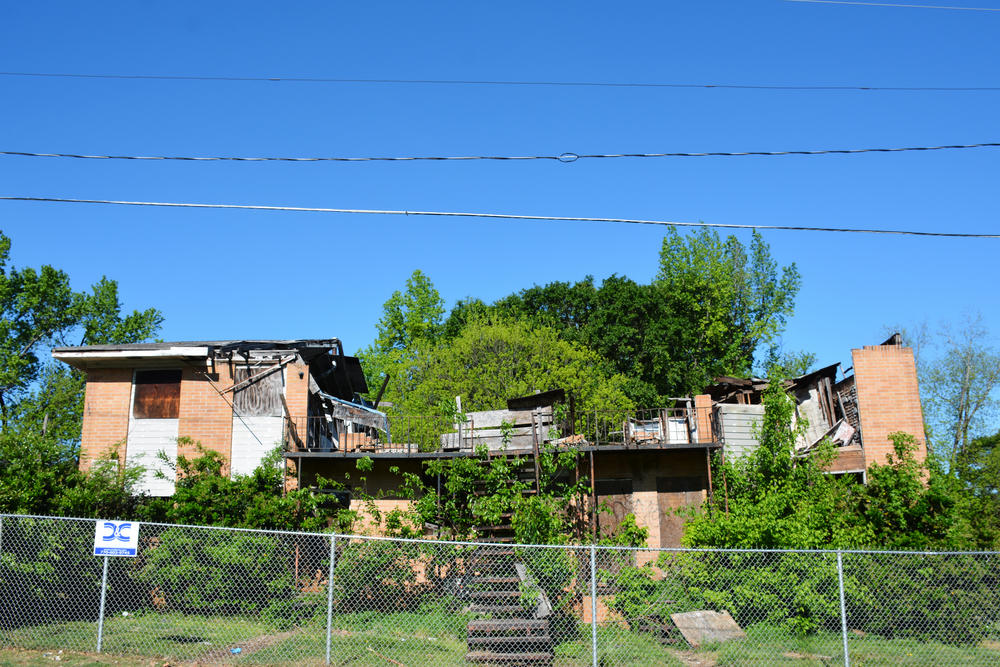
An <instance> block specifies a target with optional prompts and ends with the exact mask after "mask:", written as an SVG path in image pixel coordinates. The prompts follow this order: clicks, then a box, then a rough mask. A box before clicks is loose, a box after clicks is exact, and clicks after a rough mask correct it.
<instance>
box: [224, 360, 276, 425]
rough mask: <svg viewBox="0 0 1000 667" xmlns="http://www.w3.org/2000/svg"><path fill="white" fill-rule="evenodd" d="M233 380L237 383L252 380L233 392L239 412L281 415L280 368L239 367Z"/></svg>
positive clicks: (257, 415)
mask: <svg viewBox="0 0 1000 667" xmlns="http://www.w3.org/2000/svg"><path fill="white" fill-rule="evenodd" d="M251 378H253V379H252V380H251ZM233 380H234V381H235V383H236V384H237V385H240V384H241V383H243V382H246V381H247V380H250V382H248V383H247V384H244V385H243V386H241V387H240V388H239V389H237V390H236V391H235V392H234V394H233V408H234V409H235V410H236V412H237V413H238V414H240V415H242V416H244V417H280V416H281V394H282V385H281V369H280V368H278V369H275V368H274V366H268V367H265V368H237V369H236V373H235V377H234V378H233Z"/></svg>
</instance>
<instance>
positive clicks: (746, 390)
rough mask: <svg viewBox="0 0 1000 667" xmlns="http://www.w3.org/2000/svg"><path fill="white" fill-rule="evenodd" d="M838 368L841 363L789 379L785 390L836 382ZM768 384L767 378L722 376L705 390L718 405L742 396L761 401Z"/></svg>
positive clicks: (786, 381)
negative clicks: (823, 380) (825, 379)
mask: <svg viewBox="0 0 1000 667" xmlns="http://www.w3.org/2000/svg"><path fill="white" fill-rule="evenodd" d="M838 368H840V362H837V363H835V364H830V365H829V366H825V367H823V368H820V369H817V370H815V371H811V372H809V373H805V374H804V375H799V376H798V377H794V378H788V379H787V380H785V383H784V384H785V388H787V389H789V390H795V389H797V388H799V387H804V386H809V385H811V384H813V383H815V381H816V380H818V379H819V378H821V377H829V378H831V379H833V380H836V377H837V369H838ZM768 384H769V383H768V381H767V379H766V378H759V377H749V378H737V377H729V376H720V377H717V378H715V384H713V385H711V386H709V387H708V388H706V389H705V393H706V394H708V395H710V396H711V397H712V400H713V401H715V402H716V403H725V402H727V401H729V400H730V399H732V398H734V397H736V396H738V395H740V394H749V395H751V396H752V397H754V398H755V399H759V395H760V393H761V392H763V391H764V390H765V389H767V385H768ZM751 402H754V403H756V402H759V400H751Z"/></svg>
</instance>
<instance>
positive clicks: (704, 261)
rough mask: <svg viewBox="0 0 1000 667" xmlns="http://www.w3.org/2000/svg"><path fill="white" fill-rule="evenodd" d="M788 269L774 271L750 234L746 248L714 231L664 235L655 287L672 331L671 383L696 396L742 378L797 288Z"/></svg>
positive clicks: (788, 310) (778, 327)
mask: <svg viewBox="0 0 1000 667" xmlns="http://www.w3.org/2000/svg"><path fill="white" fill-rule="evenodd" d="M800 283H801V280H800V277H799V272H798V269H797V268H796V267H795V264H791V265H789V266H786V267H782V268H781V270H780V275H779V270H778V265H777V262H776V261H775V260H774V259H773V258H772V257H771V252H770V248H769V247H768V245H767V243H765V242H764V239H763V238H762V237H761V236H760V235H759V234H757V233H756V232H755V233H754V235H753V238H752V239H751V241H750V247H749V248H747V247H745V246H744V245H743V244H742V243H741V242H740V241H739V239H737V238H736V237H735V236H728V237H726V238H725V239H723V238H721V237H720V236H719V235H718V233H716V232H715V231H713V230H708V229H705V230H702V231H700V232H697V233H694V234H690V235H686V236H685V235H681V234H680V233H679V232H678V231H676V230H674V229H671V230H670V232H668V233H667V236H666V238H664V240H663V247H662V249H661V250H660V271H659V273H658V274H657V277H656V283H655V284H656V285H657V286H658V287H659V288H660V289H661V290H662V292H661V293H662V297H663V298H664V299H665V301H666V304H667V305H666V308H667V310H668V311H669V312H670V313H672V314H673V316H674V319H675V321H676V322H678V323H682V324H680V326H675V327H673V328H672V331H671V333H672V334H673V337H672V338H671V339H670V343H671V345H672V347H673V349H674V350H676V352H675V353H674V354H672V355H671V358H670V365H671V368H670V369H669V372H670V373H671V374H673V375H674V376H675V377H674V380H673V382H672V383H671V384H673V386H674V387H676V388H677V389H682V390H684V391H685V392H693V391H698V390H699V389H701V388H703V387H704V386H705V385H707V384H709V383H710V382H711V381H712V379H713V378H714V377H716V376H719V375H745V374H747V373H749V372H750V370H751V368H752V367H753V361H754V354H755V352H756V350H757V349H758V348H759V347H760V346H762V345H765V344H768V343H770V342H772V341H773V340H775V338H776V336H777V335H778V334H779V333H780V332H781V331H782V329H783V328H784V325H785V322H786V320H787V318H788V317H789V316H790V315H791V314H792V312H793V310H794V306H795V296H796V294H798V291H799V287H800Z"/></svg>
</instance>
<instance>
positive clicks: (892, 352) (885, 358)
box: [851, 345, 927, 467]
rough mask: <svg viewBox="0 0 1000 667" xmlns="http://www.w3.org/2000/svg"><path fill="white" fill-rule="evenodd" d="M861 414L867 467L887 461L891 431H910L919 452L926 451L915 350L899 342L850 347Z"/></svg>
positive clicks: (920, 458) (921, 454)
mask: <svg viewBox="0 0 1000 667" xmlns="http://www.w3.org/2000/svg"><path fill="white" fill-rule="evenodd" d="M851 356H852V357H853V360H854V377H855V383H856V386H857V392H858V411H859V413H860V417H861V437H862V438H863V443H864V449H865V467H868V466H870V465H871V464H873V463H885V462H886V455H887V454H889V453H890V452H891V451H892V443H891V442H889V434H890V433H893V432H895V431H903V432H905V433H909V434H910V435H912V436H914V437H915V438H916V439H917V443H918V449H917V452H916V456H917V459H918V460H923V459H924V458H925V457H926V455H927V449H926V447H925V443H924V415H923V411H922V410H921V407H920V391H919V388H918V385H917V369H916V364H914V361H913V350H912V349H911V348H908V347H902V346H899V345H866V346H865V347H864V348H863V349H860V350H851Z"/></svg>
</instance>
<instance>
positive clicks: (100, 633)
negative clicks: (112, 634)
mask: <svg viewBox="0 0 1000 667" xmlns="http://www.w3.org/2000/svg"><path fill="white" fill-rule="evenodd" d="M107 592H108V556H105V557H104V574H102V575H101V612H100V615H98V617H97V652H98V653H100V652H101V642H102V641H103V640H104V598H105V597H106V596H107Z"/></svg>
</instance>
